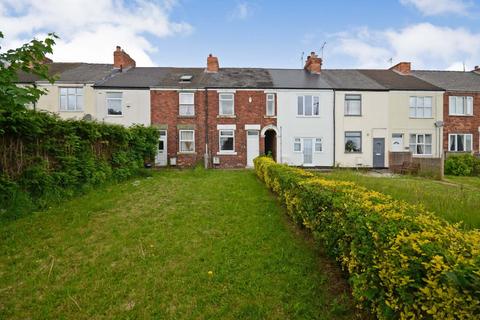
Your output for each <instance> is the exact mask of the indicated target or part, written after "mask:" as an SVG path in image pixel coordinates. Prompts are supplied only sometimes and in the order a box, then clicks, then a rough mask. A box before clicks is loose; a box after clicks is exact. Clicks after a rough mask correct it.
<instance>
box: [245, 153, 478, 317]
mask: <svg viewBox="0 0 480 320" xmlns="http://www.w3.org/2000/svg"><path fill="white" fill-rule="evenodd" d="M254 163H255V170H256V173H257V175H258V177H259V178H260V179H261V180H263V181H264V182H265V184H266V185H267V186H268V187H269V188H270V189H272V190H273V191H274V192H275V193H276V194H278V196H279V198H280V199H281V201H282V202H283V203H284V205H285V206H286V208H287V212H288V214H289V215H290V216H291V217H292V219H293V220H294V221H296V222H298V223H301V224H302V225H303V226H304V227H305V228H307V229H309V230H310V231H311V232H312V233H313V234H314V236H315V237H316V238H317V239H319V240H320V241H321V242H322V243H323V244H324V245H325V247H326V249H327V251H328V252H329V254H331V255H332V256H334V257H335V258H336V259H337V261H339V263H340V264H341V266H342V268H343V269H344V270H345V271H347V272H348V276H349V281H350V283H351V285H352V290H353V296H354V298H355V299H356V301H357V302H358V305H359V307H361V308H367V309H369V310H370V311H371V312H372V313H373V314H374V315H376V316H377V317H378V318H380V319H478V315H479V314H480V300H479V298H478V297H479V296H480V245H479V243H480V232H479V231H478V230H474V231H462V230H460V228H459V227H458V226H457V225H452V224H449V223H447V222H446V221H444V220H442V219H440V218H438V217H436V216H435V215H433V214H432V213H430V212H427V211H426V210H425V209H424V208H422V207H419V206H414V205H410V204H407V203H405V202H403V201H397V200H394V199H392V198H391V197H389V196H386V195H383V194H381V193H378V192H375V191H371V190H368V189H366V188H363V187H361V186H358V185H355V184H354V183H352V182H343V181H332V180H326V179H322V178H319V177H318V176H315V175H314V174H312V173H310V172H307V171H304V170H302V169H298V168H292V167H288V166H285V165H280V164H277V163H275V162H274V161H273V160H272V159H269V158H267V157H259V158H256V159H255V160H254Z"/></svg>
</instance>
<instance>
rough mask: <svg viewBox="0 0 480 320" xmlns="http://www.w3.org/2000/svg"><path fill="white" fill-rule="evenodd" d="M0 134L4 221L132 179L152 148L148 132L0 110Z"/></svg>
mask: <svg viewBox="0 0 480 320" xmlns="http://www.w3.org/2000/svg"><path fill="white" fill-rule="evenodd" d="M0 128H1V130H0V154H1V155H2V157H1V159H0V169H1V173H0V216H3V217H6V216H8V217H10V218H11V217H17V216H18V215H19V214H21V213H22V212H25V211H30V210H31V209H32V208H42V207H45V206H46V205H47V204H48V203H50V202H51V201H54V200H59V199H62V198H64V197H66V196H71V195H73V194H76V193H78V192H81V191H82V190H84V189H88V188H89V187H91V186H95V185H98V184H101V183H104V182H107V181H115V180H121V179H125V178H128V177H130V176H132V175H135V174H137V173H138V171H139V170H140V169H141V168H143V166H144V162H145V161H150V160H151V159H152V158H153V157H154V155H155V153H156V146H157V143H158V133H157V130H155V129H154V128H147V127H144V126H133V127H130V128H125V127H123V126H119V125H109V124H103V123H98V122H91V121H90V122H88V121H83V120H61V119H60V118H58V117H57V116H55V115H53V114H49V113H46V112H36V111H33V110H27V109H24V110H9V109H4V108H2V107H1V106H0Z"/></svg>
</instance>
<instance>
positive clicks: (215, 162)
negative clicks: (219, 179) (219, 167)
mask: <svg viewBox="0 0 480 320" xmlns="http://www.w3.org/2000/svg"><path fill="white" fill-rule="evenodd" d="M212 160H213V161H212V162H213V164H220V158H219V157H213V159H212Z"/></svg>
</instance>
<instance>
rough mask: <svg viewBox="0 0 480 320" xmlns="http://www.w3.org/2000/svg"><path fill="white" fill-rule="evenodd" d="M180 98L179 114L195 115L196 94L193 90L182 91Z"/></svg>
mask: <svg viewBox="0 0 480 320" xmlns="http://www.w3.org/2000/svg"><path fill="white" fill-rule="evenodd" d="M178 100H179V105H180V106H179V108H178V110H179V115H181V116H193V115H195V95H194V93H193V92H180V93H179V95H178Z"/></svg>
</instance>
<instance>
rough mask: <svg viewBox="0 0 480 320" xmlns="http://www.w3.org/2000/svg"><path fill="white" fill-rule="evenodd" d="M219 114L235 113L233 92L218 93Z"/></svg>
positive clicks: (231, 114) (230, 114)
mask: <svg viewBox="0 0 480 320" xmlns="http://www.w3.org/2000/svg"><path fill="white" fill-rule="evenodd" d="M218 104H219V114H220V115H221V116H233V115H235V108H234V95H233V93H220V94H219V95H218Z"/></svg>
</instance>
